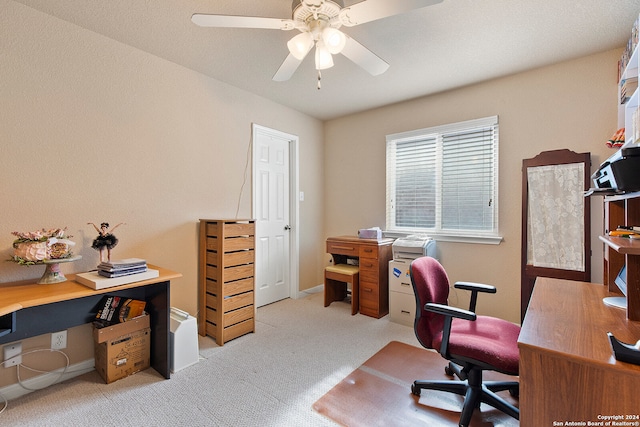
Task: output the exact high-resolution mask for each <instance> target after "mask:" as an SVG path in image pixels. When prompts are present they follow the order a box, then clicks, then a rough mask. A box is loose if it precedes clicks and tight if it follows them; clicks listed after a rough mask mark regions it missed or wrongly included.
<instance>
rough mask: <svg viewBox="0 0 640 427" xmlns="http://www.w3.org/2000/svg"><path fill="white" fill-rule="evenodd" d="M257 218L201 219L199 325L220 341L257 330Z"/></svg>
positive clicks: (221, 342)
mask: <svg viewBox="0 0 640 427" xmlns="http://www.w3.org/2000/svg"><path fill="white" fill-rule="evenodd" d="M254 250H255V220H252V219H231V220H229V219H227V220H224V219H220V220H218V219H201V220H200V275H199V286H198V308H199V310H198V329H199V333H200V335H203V336H204V335H209V336H210V337H212V338H214V339H215V340H216V343H218V345H224V343H225V342H227V341H229V340H232V339H234V338H237V337H239V336H241V335H245V334H248V333H250V332H254V331H255V320H254V317H255V316H254V313H255V302H254V301H255V298H254V287H255V285H254V274H255V267H254V263H255V253H254Z"/></svg>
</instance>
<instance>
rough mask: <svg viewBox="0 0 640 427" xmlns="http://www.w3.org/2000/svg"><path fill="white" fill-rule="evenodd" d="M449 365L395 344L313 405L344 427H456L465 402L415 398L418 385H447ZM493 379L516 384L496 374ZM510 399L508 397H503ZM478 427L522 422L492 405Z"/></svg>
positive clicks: (450, 397)
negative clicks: (429, 382)
mask: <svg viewBox="0 0 640 427" xmlns="http://www.w3.org/2000/svg"><path fill="white" fill-rule="evenodd" d="M445 365H446V362H445V361H444V360H443V359H442V357H441V356H440V355H439V354H437V353H436V352H433V351H428V350H425V349H423V348H418V347H415V346H412V345H408V344H404V343H400V342H397V341H393V342H391V343H389V344H387V345H386V346H385V347H384V348H383V349H381V350H380V351H379V352H377V353H376V354H375V355H374V356H373V357H371V358H370V359H369V360H367V361H366V362H365V363H364V364H363V365H362V366H360V367H359V368H358V369H356V370H355V371H353V372H352V373H351V374H349V375H348V376H347V377H346V378H345V379H343V380H342V381H341V382H340V383H339V384H338V385H336V386H335V387H334V388H332V389H331V390H330V391H329V392H328V393H327V394H325V395H324V396H323V397H321V398H320V399H319V400H318V401H317V402H315V403H314V405H313V408H314V409H315V410H316V411H318V412H319V413H321V414H323V415H325V416H326V417H328V418H330V419H332V420H334V421H336V422H337V423H338V424H340V425H344V426H349V427H372V426H380V427H383V426H443V427H446V426H457V425H458V421H459V418H460V410H461V406H462V397H461V396H457V395H455V394H451V393H443V392H437V391H427V390H423V392H422V394H421V396H420V397H417V396H414V395H413V394H411V388H410V387H411V384H412V383H413V381H414V380H416V379H433V380H447V379H449V378H448V377H447V376H446V375H445V374H444V366H445ZM485 377H486V378H488V379H494V380H498V379H509V380H510V379H511V378H509V377H507V376H504V375H501V374H496V373H491V374H487V375H485ZM502 395H504V396H505V397H507V398H509V400H510V401H511V402H512V403H514V404H516V405H517V401H516V400H514V399H512V398H510V397H509V395H508V392H506V393H502ZM471 425H473V426H504V427H511V426H518V425H519V423H518V421H517V420H515V419H513V418H511V417H509V416H507V415H505V414H502V413H501V412H499V411H497V410H495V409H494V408H491V407H489V406H487V405H484V404H483V405H482V406H481V408H480V411H475V413H474V415H473V418H472V420H471Z"/></svg>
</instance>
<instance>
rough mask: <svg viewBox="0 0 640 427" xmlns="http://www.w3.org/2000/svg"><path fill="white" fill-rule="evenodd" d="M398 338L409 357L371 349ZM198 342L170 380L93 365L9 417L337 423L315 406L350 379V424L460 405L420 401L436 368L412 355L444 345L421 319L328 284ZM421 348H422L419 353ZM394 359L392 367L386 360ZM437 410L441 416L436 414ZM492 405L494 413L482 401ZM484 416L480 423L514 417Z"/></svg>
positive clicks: (440, 364)
mask: <svg viewBox="0 0 640 427" xmlns="http://www.w3.org/2000/svg"><path fill="white" fill-rule="evenodd" d="M392 341H400V342H403V343H406V344H410V345H409V346H408V350H406V349H405V350H406V351H403V352H401V353H403V354H404V356H402V357H404V359H402V358H401V359H397V358H392V359H390V360H391V361H392V363H391V364H390V363H389V361H388V360H387V358H383V359H379V358H378V357H376V356H374V357H372V356H373V355H377V356H378V355H380V353H378V352H379V350H380V349H382V348H384V347H385V346H386V345H387V344H389V343H390V342H392ZM199 344H200V361H199V362H198V363H197V364H195V365H193V366H190V367H188V368H186V369H184V370H181V371H179V372H176V373H174V374H173V375H172V376H171V379H170V380H165V379H163V378H162V377H161V376H160V375H159V374H158V373H157V372H156V371H155V370H153V369H147V370H145V371H143V372H139V373H137V374H134V375H132V376H130V377H127V378H124V379H121V380H118V381H116V382H114V383H111V384H105V383H104V382H103V381H102V379H101V378H100V376H99V375H98V373H97V372H96V371H92V372H89V373H87V374H84V375H81V376H78V377H76V378H73V379H71V380H68V381H66V382H63V383H60V384H55V385H52V386H50V387H47V388H45V389H43V390H39V391H35V392H33V393H30V394H28V395H26V396H23V397H20V398H17V399H14V400H11V401H9V405H8V408H7V409H6V410H5V411H4V412H2V413H0V425H1V426H2V427H13V426H37V427H40V426H53V427H58V426H60V427H63V426H64V427H66V426H101V427H111V426H118V427H128V426H132V427H133V426H136V427H139V426H154V427H155V426H175V425H188V426H190V427H197V426H203V427H204V426H206V427H210V426H224V427H233V426H241V427H244V426H261V427H269V426H277V427H280V426H283V427H289V426H296V427H298V426H304V427H306V426H310V427H315V426H320V427H323V426H327V427H329V426H336V425H337V424H343V425H347V424H348V423H347V422H346V421H345V420H342V419H340V418H339V417H338V416H336V415H335V409H334V410H333V412H331V414H332V415H330V414H329V412H328V411H329V409H327V410H326V411H324V412H323V414H325V415H327V416H323V415H321V414H320V413H319V412H318V411H314V409H313V405H314V402H316V401H320V402H322V401H323V399H324V401H325V402H327V401H328V399H329V398H326V396H325V397H323V396H324V395H325V394H327V393H329V394H328V396H331V395H332V393H333V391H334V390H340V389H341V388H345V387H346V390H347V392H348V394H349V395H350V397H349V399H346V398H344V399H343V398H340V400H343V401H344V402H338V403H339V404H342V403H344V404H345V405H346V406H345V407H344V414H345V415H346V416H347V417H350V418H351V419H358V420H360V419H362V420H364V421H365V423H364V424H363V423H354V424H350V425H354V426H357V425H367V426H375V425H384V426H399V425H403V424H400V423H399V421H398V420H399V418H398V419H396V418H395V416H392V418H390V414H394V411H396V410H398V409H399V408H400V409H402V408H401V406H402V405H404V406H405V407H407V409H409V410H410V411H414V412H415V416H414V418H412V419H410V423H409V422H408V423H405V424H404V425H416V423H418V424H417V425H427V426H439V425H443V424H438V423H439V421H438V422H437V423H434V422H427V423H426V424H425V423H424V422H423V420H425V419H427V420H430V419H431V420H433V419H437V420H440V419H444V418H447V417H448V418H447V419H456V417H457V416H458V414H459V411H460V403H459V401H457V400H456V398H451V399H453V400H451V401H450V402H449V404H450V408H449V409H442V408H440V407H439V406H432V405H431V404H430V403H429V401H428V400H426V401H425V400H424V399H428V398H429V397H428V396H430V395H431V393H426V392H423V396H422V397H421V398H420V402H416V401H415V399H414V398H413V397H412V395H411V393H410V389H409V384H410V383H411V382H412V381H413V380H414V379H416V378H423V377H425V376H426V377H429V376H431V374H430V373H429V372H431V371H429V370H428V369H426V368H429V367H428V366H427V367H425V366H424V362H421V363H420V364H419V366H418V365H416V366H413V367H411V369H409V370H407V369H405V368H406V367H405V365H408V363H407V360H405V359H407V358H408V359H409V360H417V359H420V360H423V359H422V357H423V356H425V353H426V358H425V359H424V360H429V359H428V357H429V355H431V354H435V353H431V352H428V351H426V350H424V349H422V348H419V344H418V342H417V340H416V338H415V335H414V333H413V329H412V328H410V327H407V326H403V325H399V324H396V323H392V322H390V321H389V319H388V317H384V318H382V319H373V318H371V317H367V316H363V315H360V314H357V315H355V316H352V315H351V307H350V304H348V303H345V302H335V303H333V304H331V306H329V307H326V308H325V307H323V295H322V293H316V294H311V295H309V296H307V297H305V298H301V299H298V300H291V299H286V300H283V301H280V302H277V303H275V304H271V305H268V306H264V307H261V308H259V309H258V310H257V315H256V332H255V333H252V334H248V335H245V336H242V337H240V338H237V339H235V340H232V341H229V342H228V343H226V344H225V345H224V346H222V347H220V346H218V345H216V344H215V342H214V341H213V340H212V339H210V338H207V337H200V338H199ZM414 351H418V352H419V353H420V354H421V355H422V356H420V357H414V356H411V354H412V352H414ZM383 354H385V353H383ZM435 356H436V361H434V362H433V365H434V368H433V369H434V371H433V372H438V375H443V368H444V366H445V363H444V361H443V360H440V357H439V356H438V355H437V354H435ZM363 364H364V365H363ZM379 364H381V365H383V366H379ZM389 364H390V366H391V367H392V368H393V369H392V370H389V369H387V368H388V367H389V366H387V367H385V366H384V365H389ZM361 365H362V367H360V366H361ZM427 365H428V364H427ZM359 367H360V368H359ZM429 369H430V368H429ZM371 372H383V373H384V372H386V375H383V376H380V375H371ZM400 373H401V374H400ZM365 380H366V382H364V381H365ZM398 381H399V382H398ZM350 382H353V383H354V384H355V385H356V386H357V387H351V385H353V384H350ZM334 387H335V388H334ZM332 389H333V390H332ZM390 390H395V391H394V393H390V392H388V391H390ZM321 398H322V399H321ZM319 399H320V400H319ZM333 400H334V401H335V396H334V397H333ZM425 402H426V403H425ZM1 406H2V402H0V408H1ZM363 410H364V411H363ZM363 412H364V414H365V415H366V416H364V415H362V414H363ZM429 413H432V414H435V415H434V416H436V417H437V418H429V416H428V415H427V414H429ZM354 414H360V415H354ZM485 415H486V416H489V415H490V413H489V412H488V411H485V410H484V409H483V416H485ZM425 417H426V418H425ZM443 417H444V418H443ZM483 419H484V420H485V421H482V422H483V423H484V424H483V423H481V424H478V425H479V426H485V425H488V426H492V425H493V426H498V425H508V424H500V423H499V422H498V423H494V424H492V423H490V422H489V423H487V421H486V418H483ZM444 425H447V424H444ZM452 425H455V424H452ZM511 425H513V424H511ZM515 425H517V424H515Z"/></svg>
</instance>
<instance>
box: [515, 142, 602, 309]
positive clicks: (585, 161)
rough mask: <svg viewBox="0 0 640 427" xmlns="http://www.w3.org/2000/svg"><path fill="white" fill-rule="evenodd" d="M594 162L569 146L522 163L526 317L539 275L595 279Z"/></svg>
mask: <svg viewBox="0 0 640 427" xmlns="http://www.w3.org/2000/svg"><path fill="white" fill-rule="evenodd" d="M590 166H591V153H576V152H573V151H571V150H566V149H564V150H554V151H545V152H542V153H540V154H538V155H537V156H536V157H534V158H531V159H524V160H523V161H522V258H521V302H520V304H521V305H520V309H521V311H520V315H521V318H522V319H524V315H525V313H526V311H527V306H528V305H529V299H530V298H531V293H532V292H533V287H534V284H535V280H536V278H537V277H553V278H558V279H569V280H578V281H583V282H590V281H591V241H590V234H591V214H590V206H591V204H590V200H589V198H588V197H584V191H585V190H587V189H588V188H589V182H590V181H589V180H590V173H589V169H590Z"/></svg>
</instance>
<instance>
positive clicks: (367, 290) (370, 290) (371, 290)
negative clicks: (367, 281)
mask: <svg viewBox="0 0 640 427" xmlns="http://www.w3.org/2000/svg"><path fill="white" fill-rule="evenodd" d="M362 290H363V291H364V292H373V289H371V288H362Z"/></svg>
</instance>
